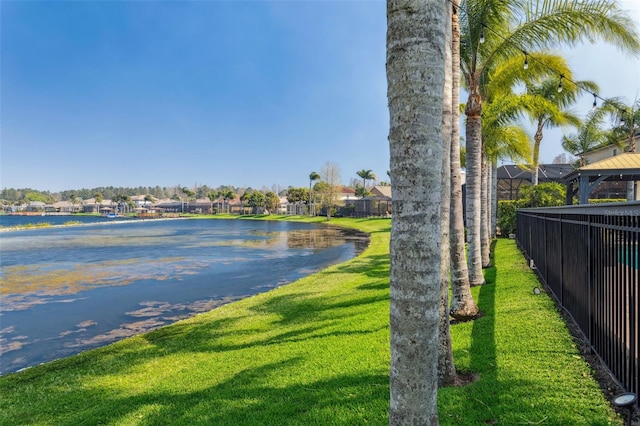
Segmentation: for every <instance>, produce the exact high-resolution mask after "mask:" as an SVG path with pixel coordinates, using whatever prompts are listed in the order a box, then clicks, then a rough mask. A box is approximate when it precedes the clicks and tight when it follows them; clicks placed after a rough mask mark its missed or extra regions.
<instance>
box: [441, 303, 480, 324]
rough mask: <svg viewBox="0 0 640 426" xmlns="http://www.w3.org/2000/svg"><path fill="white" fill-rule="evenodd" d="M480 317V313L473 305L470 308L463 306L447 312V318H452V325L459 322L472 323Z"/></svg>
mask: <svg viewBox="0 0 640 426" xmlns="http://www.w3.org/2000/svg"><path fill="white" fill-rule="evenodd" d="M482 315H483V314H482V312H480V310H479V309H478V307H477V306H476V305H475V304H474V305H470V306H463V307H461V308H460V309H455V310H454V309H451V310H450V311H449V316H450V317H451V318H453V321H452V323H455V324H457V323H460V322H467V321H473V320H476V319H478V318H480V317H481V316H482Z"/></svg>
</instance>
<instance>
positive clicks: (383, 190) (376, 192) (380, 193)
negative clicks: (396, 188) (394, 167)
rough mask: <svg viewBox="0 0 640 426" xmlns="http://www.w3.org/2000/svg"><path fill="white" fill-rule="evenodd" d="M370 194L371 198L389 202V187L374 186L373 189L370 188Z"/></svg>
mask: <svg viewBox="0 0 640 426" xmlns="http://www.w3.org/2000/svg"><path fill="white" fill-rule="evenodd" d="M370 192H371V195H372V196H373V197H378V198H379V199H387V200H391V187H390V186H382V185H376V186H374V187H373V188H371V191H370Z"/></svg>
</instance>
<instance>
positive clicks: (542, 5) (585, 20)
mask: <svg viewBox="0 0 640 426" xmlns="http://www.w3.org/2000/svg"><path fill="white" fill-rule="evenodd" d="M462 5H463V7H462V8H461V11H462V12H463V13H462V14H461V23H462V30H461V36H462V38H461V69H462V75H463V77H464V81H465V85H466V89H467V92H468V100H467V102H466V109H465V115H466V118H467V120H466V144H467V154H466V155H467V184H466V186H467V218H468V237H469V276H470V280H471V283H472V284H480V283H483V282H484V278H483V276H482V269H481V268H482V257H481V252H480V246H481V218H482V216H481V205H482V204H481V172H482V170H481V163H482V151H483V145H482V96H481V84H482V82H483V81H484V79H486V78H487V77H488V73H489V72H490V71H491V69H492V68H493V67H494V66H495V64H496V63H499V62H500V61H503V60H505V59H508V58H510V57H517V56H522V57H523V61H524V59H526V54H523V53H524V52H531V51H535V50H542V49H546V48H549V47H554V46H558V45H560V44H569V45H575V44H577V43H579V42H581V41H582V40H583V39H588V40H593V39H597V38H601V39H603V40H604V41H607V42H610V43H614V44H615V45H617V46H619V47H621V48H624V49H627V50H629V51H631V52H634V53H637V52H639V51H640V42H639V41H638V35H637V33H636V31H635V29H634V23H633V20H632V19H631V18H630V17H629V16H627V15H626V14H625V13H624V12H622V11H621V10H620V8H619V6H618V5H617V4H616V3H615V2H612V1H607V0H594V1H582V2H577V1H574V0H541V1H537V2H530V1H524V0H522V1H520V0H512V1H505V0H466V1H464V2H463V3H462Z"/></svg>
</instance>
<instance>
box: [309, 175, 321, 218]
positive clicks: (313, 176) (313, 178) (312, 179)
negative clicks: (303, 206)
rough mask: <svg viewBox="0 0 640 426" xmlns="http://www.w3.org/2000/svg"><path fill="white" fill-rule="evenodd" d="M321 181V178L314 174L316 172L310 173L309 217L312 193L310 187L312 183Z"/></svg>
mask: <svg viewBox="0 0 640 426" xmlns="http://www.w3.org/2000/svg"><path fill="white" fill-rule="evenodd" d="M320 179H322V177H321V176H320V175H319V174H318V173H316V172H311V173H310V174H309V216H311V200H312V197H311V195H312V193H313V189H312V188H311V185H312V184H313V182H315V181H317V180H320Z"/></svg>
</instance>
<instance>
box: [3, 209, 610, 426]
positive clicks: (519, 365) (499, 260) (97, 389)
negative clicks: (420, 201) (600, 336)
mask: <svg viewBox="0 0 640 426" xmlns="http://www.w3.org/2000/svg"><path fill="white" fill-rule="evenodd" d="M272 219H282V218H272ZM287 219H288V220H291V218H287ZM293 220H299V221H319V222H320V221H323V219H322V218H313V219H309V218H306V217H297V218H294V219H293ZM331 223H332V224H336V225H344V226H351V227H356V228H358V229H361V230H363V231H366V232H369V233H370V234H371V245H370V247H369V248H368V249H367V250H366V251H365V252H364V253H363V254H362V255H360V256H359V257H357V258H355V259H353V260H351V261H349V262H346V263H343V264H341V265H336V266H334V267H331V268H328V269H326V270H324V271H321V272H319V273H316V274H314V275H311V276H309V277H306V278H303V279H301V280H299V281H296V282H295V283H293V284H290V285H287V286H284V287H281V288H278V289H275V290H272V291H270V292H268V293H264V294H260V295H256V296H253V297H250V298H247V299H244V300H241V301H238V302H235V303H232V304H229V305H226V306H223V307H221V308H218V309H216V310H214V311H211V312H208V313H205V314H201V315H198V316H196V317H194V318H191V319H189V320H185V321H181V322H179V323H176V324H174V325H171V326H168V327H164V328H162V329H159V330H156V331H153V332H150V333H147V334H144V335H140V336H137V337H133V338H130V339H126V340H123V341H121V342H118V343H115V344H112V345H109V346H107V347H104V348H100V349H96V350H92V351H88V352H85V353H82V354H80V355H77V356H73V357H70V358H67V359H63V360H60V361H56V362H52V363H49V364H45V365H42V366H38V367H34V368H31V369H28V370H25V371H23V372H20V373H16V374H11V375H8V376H5V377H2V378H0V424H11V425H18V424H41V425H78V424H113V425H194V424H201V425H210V424H215V425H268V424H272V425H283V424H289V425H312V424H316V425H325V424H326V425H362V424H375V425H384V424H387V413H388V404H389V396H388V395H389V386H388V372H389V327H388V317H389V288H388V284H389V281H388V273H389V253H388V247H389V232H390V220H388V219H373V220H366V219H361V220H353V219H332V221H331ZM495 258H496V265H497V266H496V267H495V268H493V269H491V270H489V271H487V281H488V284H487V285H485V286H482V287H479V288H474V289H473V290H474V292H475V293H474V295H475V297H476V298H477V300H478V301H479V304H480V307H481V309H482V310H483V311H484V313H485V315H484V316H483V317H482V318H480V319H478V320H477V321H475V322H473V323H463V324H457V325H454V326H453V327H452V336H453V342H454V355H455V358H456V363H457V366H458V368H461V369H463V370H466V371H473V372H475V373H477V374H478V375H479V379H478V380H477V381H476V382H474V383H472V384H470V385H468V386H466V387H460V388H447V389H443V390H441V392H440V396H439V410H440V419H441V424H445V425H447V424H450V425H462V424H464V425H474V424H478V425H481V424H488V423H494V422H495V423H500V424H524V423H537V422H540V423H545V424H562V425H572V424H575V425H578V424H592V425H593V424H619V423H620V420H619V419H617V418H616V417H615V414H614V413H613V411H612V410H611V409H610V407H609V406H608V403H607V401H606V400H605V399H604V397H603V395H602V394H601V393H600V391H599V389H598V386H597V383H596V382H595V380H594V379H593V378H592V375H591V371H590V369H589V367H588V365H587V364H586V363H585V362H584V361H583V360H582V358H581V357H580V356H579V354H578V351H577V349H576V348H575V346H574V345H573V342H572V341H571V338H570V336H569V333H568V331H567V329H566V327H565V326H564V324H563V323H562V321H561V319H560V317H559V315H558V313H557V312H556V311H555V308H554V305H553V303H552V302H551V300H550V299H549V298H548V297H547V296H546V295H545V294H542V295H534V294H533V292H532V291H531V290H532V288H533V287H534V286H535V285H537V283H536V281H535V277H534V276H533V275H532V274H531V272H530V271H529V270H528V269H527V268H526V264H525V262H524V259H523V258H522V256H521V255H520V254H519V252H518V251H517V249H516V247H515V245H514V243H513V242H512V241H506V240H501V241H499V242H498V244H497V247H496V255H495Z"/></svg>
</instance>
